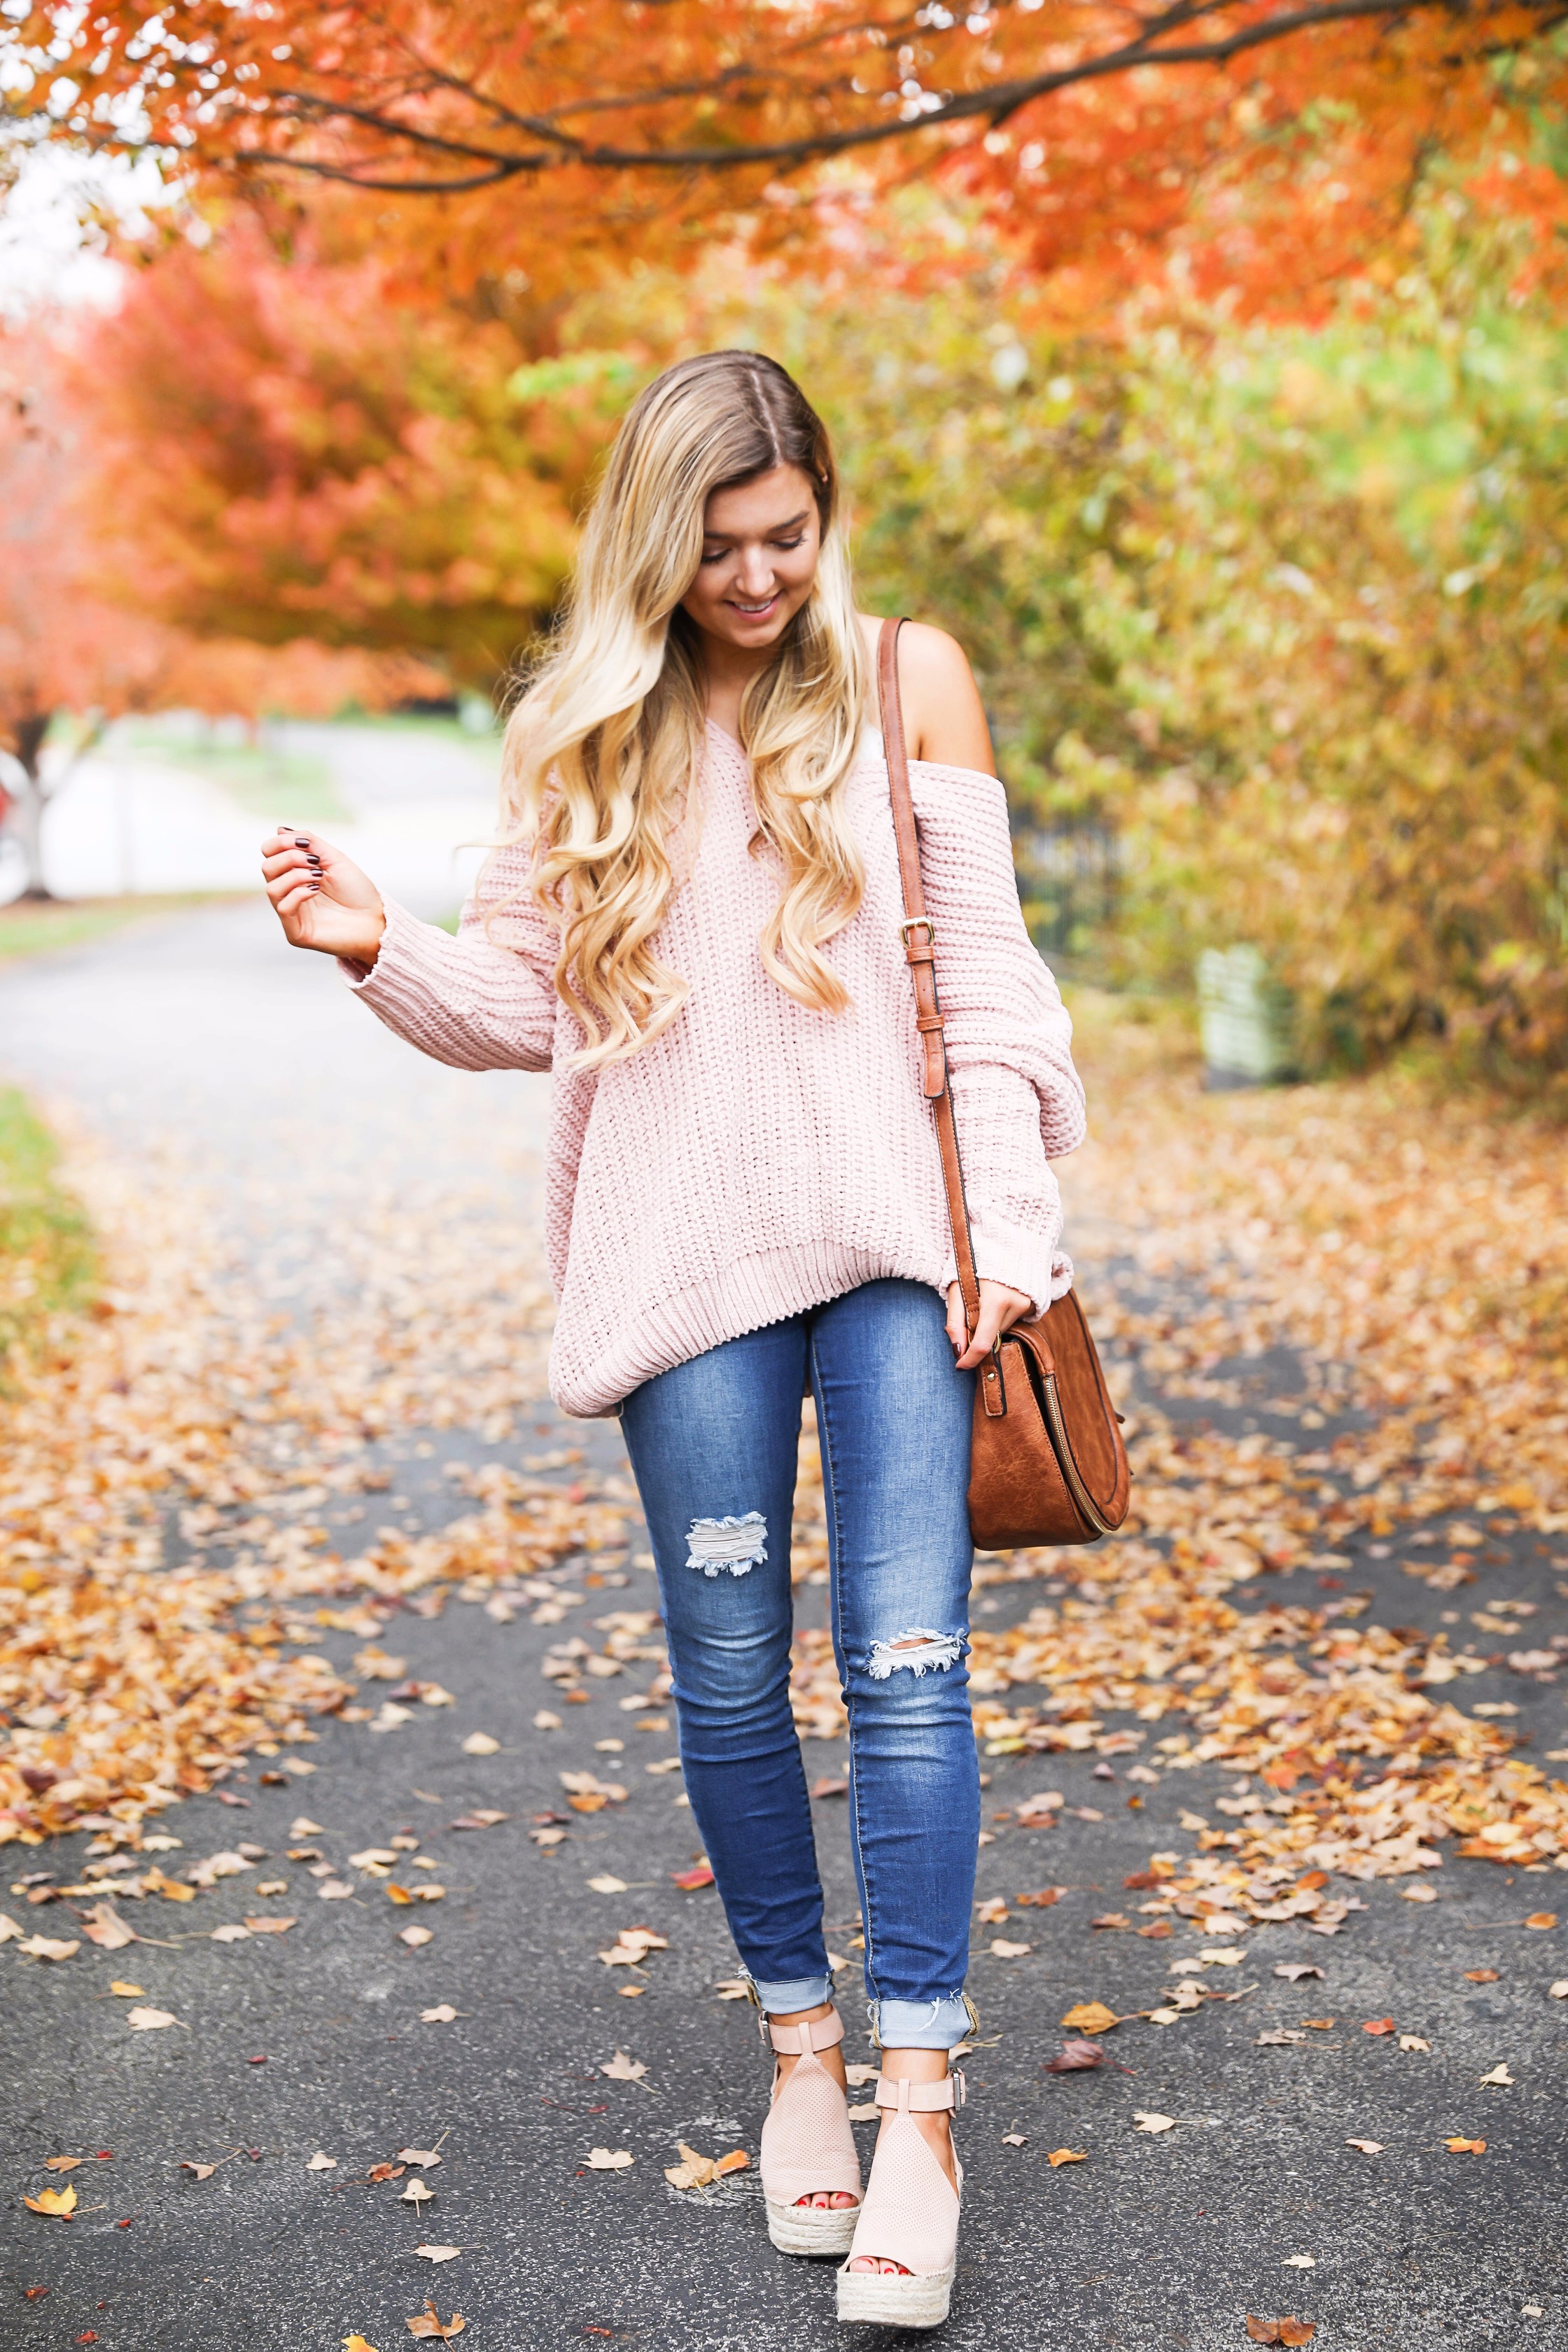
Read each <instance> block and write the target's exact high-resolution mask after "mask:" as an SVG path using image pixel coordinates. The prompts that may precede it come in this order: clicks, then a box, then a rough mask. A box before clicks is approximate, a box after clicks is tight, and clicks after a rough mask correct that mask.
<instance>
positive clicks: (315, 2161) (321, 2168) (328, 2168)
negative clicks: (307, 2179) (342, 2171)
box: [305, 2148, 338, 2172]
mask: <svg viewBox="0 0 1568 2352" xmlns="http://www.w3.org/2000/svg"><path fill="white" fill-rule="evenodd" d="M337 2168H338V2159H337V2158H336V2157H335V2156H323V2155H322V2154H321V2149H320V2148H318V2149H317V2150H316V2153H315V2155H314V2156H313V2157H312V2158H310V2163H309V2164H308V2165H307V2166H306V2167H305V2169H306V2171H307V2172H335V2171H336V2170H337Z"/></svg>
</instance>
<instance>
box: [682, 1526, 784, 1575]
mask: <svg viewBox="0 0 1568 2352" xmlns="http://www.w3.org/2000/svg"><path fill="white" fill-rule="evenodd" d="M767 1556H768V1523H767V1521H766V1519H764V1518H763V1515H762V1513H761V1511H746V1512H744V1513H743V1514H742V1516H741V1517H739V1518H729V1519H693V1520H692V1522H691V1525H690V1527H689V1528H688V1529H687V1534H686V1565H687V1567H688V1568H700V1570H702V1573H703V1575H704V1576H717V1575H718V1573H719V1571H720V1570H721V1569H723V1568H727V1569H728V1570H729V1571H730V1573H731V1576H744V1575H746V1574H747V1572H748V1571H749V1570H752V1569H753V1568H755V1566H756V1564H757V1562H758V1561H759V1560H760V1559H762V1560H765V1559H766V1558H767Z"/></svg>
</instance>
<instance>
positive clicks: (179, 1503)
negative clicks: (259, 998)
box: [0, 1149, 629, 1843]
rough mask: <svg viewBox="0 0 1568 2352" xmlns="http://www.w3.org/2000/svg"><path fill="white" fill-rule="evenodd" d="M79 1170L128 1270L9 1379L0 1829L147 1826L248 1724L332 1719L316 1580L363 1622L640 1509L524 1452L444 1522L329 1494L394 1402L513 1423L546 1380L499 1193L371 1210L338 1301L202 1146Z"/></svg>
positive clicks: (563, 1553)
mask: <svg viewBox="0 0 1568 2352" xmlns="http://www.w3.org/2000/svg"><path fill="white" fill-rule="evenodd" d="M72 1175H73V1179H74V1181H76V1182H77V1184H78V1185H79V1189H80V1191H81V1193H82V1197H83V1199H84V1200H85V1201H86V1202H87V1203H88V1205H89V1208H90V1210H91V1212H92V1215H93V1221H94V1223H96V1225H97V1227H98V1229H99V1232H100V1236H101V1249H102V1255H103V1258H104V1262H105V1265H106V1266H107V1269H108V1271H109V1275H110V1281H109V1284H108V1286H106V1287H105V1288H104V1289H102V1290H101V1291H100V1293H99V1294H98V1295H97V1297H95V1299H94V1300H93V1303H92V1307H91V1311H90V1312H88V1313H77V1314H66V1313H63V1312H61V1313H58V1314H57V1315H56V1316H55V1317H54V1318H52V1320H51V1322H50V1324H49V1326H48V1328H47V1335H46V1338H45V1339H44V1341H43V1343H42V1344H41V1345H39V1346H37V1347H36V1348H35V1349H32V1350H31V1351H30V1352H28V1353H26V1354H18V1356H17V1357H16V1370H15V1379H14V1382H13V1387H12V1390H11V1392H10V1393H8V1394H6V1395H5V1396H3V1397H0V1438H3V1445H0V1727H3V1728H0V1843H5V1841H6V1840H8V1839H14V1838H18V1837H20V1838H22V1839H24V1840H26V1841H28V1842H36V1841H37V1839H38V1838H39V1837H40V1836H42V1835H45V1834H47V1833H49V1832H58V1831H62V1830H67V1829H70V1828H74V1827H78V1826H83V1825H86V1826H97V1827H102V1826H108V1825H111V1824H112V1823H114V1822H118V1823H120V1824H121V1826H124V1827H132V1828H133V1827H134V1825H135V1824H136V1823H138V1822H141V1821H142V1820H143V1819H144V1818H145V1816H146V1815H147V1814H148V1813H149V1812H151V1811H156V1810H157V1809H158V1808H160V1807H162V1806H164V1805H167V1804H169V1803H170V1802H172V1801H174V1800H175V1799H176V1798H177V1797H178V1796H179V1795H181V1794H182V1793H187V1792H193V1791H199V1790H205V1789H206V1788H208V1787H209V1786H210V1785H211V1782H212V1780H213V1778H214V1776H215V1774H218V1773H220V1772H221V1770H222V1769H223V1768H225V1767H226V1765H227V1764H229V1763H230V1762H232V1760H233V1759H235V1758H236V1757H237V1756H238V1755H239V1754H241V1753H243V1752H244V1751H246V1750H247V1749H250V1748H262V1749H263V1750H264V1751H266V1752H275V1751H276V1750H277V1748H279V1747H280V1746H282V1745H285V1744H289V1743H296V1742H300V1741H304V1740H310V1739H313V1738H315V1737H316V1736H317V1735H316V1733H315V1731H314V1730H313V1728H312V1725H313V1724H314V1723H315V1721H316V1720H317V1719H318V1718H319V1717H321V1716H322V1715H325V1714H329V1713H331V1712H333V1711H335V1710H337V1709H341V1708H342V1706H344V1704H345V1703H346V1702H347V1701H349V1700H350V1699H352V1698H353V1696H354V1685H353V1684H352V1683H350V1682H348V1681H346V1680H344V1679H343V1678H342V1676H341V1675H338V1674H337V1673H336V1672H334V1670H333V1669H332V1668H331V1665H330V1664H328V1662H327V1661H326V1660H325V1659H324V1658H322V1657H321V1656H319V1655H315V1654H310V1652H309V1651H306V1652H305V1653H303V1654H299V1653H298V1652H294V1653H293V1654H289V1653H288V1652H286V1650H285V1643H299V1642H300V1641H307V1642H308V1641H309V1640H310V1638H311V1629H310V1622H309V1614H310V1612H302V1610H301V1606H300V1604H301V1603H302V1602H303V1601H306V1600H307V1599H308V1598H309V1599H315V1600H320V1601H329V1600H331V1599H332V1598H334V1597H336V1598H342V1597H343V1596H353V1599H354V1601H355V1603H356V1605H357V1610H358V1612H359V1613H358V1614H355V1613H354V1612H349V1616H350V1619H351V1621H352V1625H353V1630H361V1631H364V1632H366V1633H374V1632H375V1631H377V1630H378V1629H379V1627H380V1625H381V1624H382V1622H384V1614H385V1613H387V1612H390V1611H391V1610H392V1609H393V1608H395V1607H396V1606H397V1605H398V1604H399V1603H400V1602H401V1601H405V1600H406V1599H407V1598H408V1597H409V1596H411V1595H415V1594H422V1593H426V1592H427V1591H430V1590H431V1589H432V1588H437V1589H444V1588H449V1587H450V1586H452V1585H453V1584H457V1585H458V1586H459V1587H461V1588H462V1589H464V1590H465V1591H467V1592H468V1594H469V1595H470V1596H472V1597H475V1598H485V1597H489V1595H490V1594H491V1593H492V1592H493V1591H494V1589H495V1587H496V1586H497V1584H500V1583H505V1582H507V1581H509V1580H512V1581H515V1580H517V1579H519V1578H526V1577H527V1576H528V1575H529V1574H530V1573H531V1572H532V1571H533V1570H537V1569H539V1568H542V1567H544V1566H547V1565H552V1564H555V1563H558V1562H559V1561H561V1560H562V1559H564V1558H566V1557H568V1556H569V1555H571V1554H572V1553H574V1552H577V1551H583V1550H588V1549H593V1550H598V1549H602V1548H604V1547H605V1546H606V1545H608V1544H611V1543H614V1542H616V1541H617V1540H624V1537H623V1526H624V1521H625V1518H626V1506H625V1503H624V1501H623V1502H621V1503H618V1504H612V1503H607V1502H604V1501H599V1500H595V1499H594V1498H593V1497H592V1496H590V1495H589V1494H588V1492H587V1490H586V1488H584V1487H567V1488H562V1487H561V1486H557V1485H551V1484H547V1483H546V1482H544V1481H543V1480H542V1479H538V1478H525V1477H512V1476H509V1475H506V1474H501V1473H497V1474H495V1475H493V1476H492V1477H491V1478H489V1480H488V1481H487V1480H483V1479H481V1480H480V1481H479V1482H478V1489H479V1491H478V1495H477V1499H478V1500H479V1505H480V1507H479V1509H478V1510H477V1511H476V1512H473V1513H469V1514H466V1515H465V1516H464V1517H461V1518H459V1519H458V1520H456V1521H454V1522H453V1523H452V1524H451V1525H450V1526H449V1527H448V1528H447V1529H445V1530H444V1531H443V1532H442V1534H441V1535H439V1536H437V1537H427V1538H416V1537H413V1536H410V1535H408V1534H407V1533H406V1532H405V1531H404V1530H402V1529H400V1528H397V1527H395V1526H387V1527H384V1528H382V1529H381V1530H380V1531H379V1533H378V1535H377V1538H376V1539H375V1541H374V1543H372V1544H369V1545H367V1546H366V1547H365V1549H363V1551H360V1552H357V1553H355V1554H353V1555H352V1556H348V1557H345V1556H344V1555H343V1553H342V1552H341V1551H339V1550H338V1549H335V1548H334V1546H333V1544H332V1543H331V1540H330V1538H329V1535H328V1530H327V1528H326V1527H325V1526H324V1525H323V1524H322V1522H321V1516H320V1515H321V1511H322V1509H323V1507H328V1506H334V1507H338V1506H342V1505H343V1504H345V1503H349V1502H350V1501H351V1499H352V1498H353V1496H357V1495H361V1494H374V1493H375V1492H377V1491H379V1490H381V1489H383V1488H384V1487H385V1486H387V1485H388V1484H389V1483H390V1480H389V1476H388V1474H387V1473H386V1472H385V1471H384V1469H381V1468H379V1467H377V1466H376V1465H375V1462H374V1452H373V1448H374V1441H375V1440H376V1439H377V1438H378V1437H380V1436H381V1435H383V1434H384V1433H386V1432H387V1431H389V1430H395V1429H398V1428H400V1427H404V1426H406V1425H408V1424H411V1423H418V1424H419V1425H420V1426H422V1427H437V1428H439V1427H451V1426H453V1425H455V1424H457V1423H459V1422H462V1423H468V1424H470V1425H474V1426H478V1427H479V1429H480V1430H481V1431H482V1433H484V1434H486V1435H487V1436H489V1437H490V1438H492V1439H493V1440H496V1441H498V1442H499V1440H500V1439H501V1438H502V1437H504V1436H505V1435H506V1434H507V1433H509V1432H510V1429H511V1426H512V1414H513V1412H514V1411H515V1410H517V1409H518V1408H520V1407H521V1406H524V1405H526V1404H529V1403H531V1402H532V1401H533V1400H535V1399H536V1398H537V1397H538V1395H539V1393H540V1391H541V1389H542V1368H543V1343H544V1339H545V1337H546V1335H547V1331H548V1323H549V1308H548V1297H547V1293H546V1292H545V1290H544V1287H543V1286H542V1282H541V1279H540V1276H539V1273H538V1266H537V1244H536V1243H535V1242H534V1240H533V1237H532V1235H531V1233H529V1232H528V1231H526V1230H524V1229H521V1228H519V1229H512V1228H509V1227H508V1226H507V1225H506V1224H505V1223H503V1222H502V1221H501V1217H500V1213H499V1212H498V1211H496V1210H495V1206H494V1204H490V1203H481V1202H470V1203H468V1213H467V1214H465V1213H464V1204H463V1203H462V1202H446V1203H435V1202H433V1203H431V1204H430V1206H429V1207H428V1208H427V1209H418V1208H410V1207H407V1206H403V1207H400V1208H398V1209H396V1210H394V1209H393V1208H392V1207H391V1206H389V1205H386V1204H380V1205H377V1204H374V1203H373V1204H372V1206H371V1209H370V1213H369V1214H368V1216H363V1215H355V1216H353V1218H345V1222H344V1226H343V1230H342V1233H341V1234H338V1235H336V1236H334V1244H335V1246H334V1249H333V1250H332V1251H331V1252H330V1253H322V1254H321V1255H322V1256H323V1258H330V1259H331V1260H332V1261H333V1262H334V1263H335V1265H337V1267H338V1268H339V1269H340V1273H339V1276H335V1277H334V1280H335V1281H336V1287H335V1288H334V1289H333V1291H332V1294H331V1300H330V1307H329V1303H328V1301H327V1300H326V1299H325V1298H323V1299H321V1300H320V1301H311V1300H310V1299H307V1300H306V1301H305V1308H306V1312H305V1314H304V1315H302V1316H300V1315H297V1316H296V1318H294V1319H290V1320H285V1319H284V1318H282V1317H280V1316H279V1313H278V1311H277V1310H278V1304H279V1301H278V1297H277V1296H276V1295H275V1294H269V1292H268V1289H267V1288H266V1287H265V1286H263V1285H264V1281H265V1275H264V1273H263V1272H261V1271H259V1270H258V1273H257V1276H256V1277H255V1278H254V1279H253V1278H252V1277H251V1276H249V1275H247V1273H246V1272H244V1271H243V1270H242V1268H241V1267H240V1266H239V1265H237V1263H236V1262H235V1259H234V1253H233V1249H232V1245H229V1246H227V1247H226V1246H225V1245H223V1244H220V1243H219V1241H218V1240H217V1238H216V1234H215V1231H214V1230H213V1229H212V1228H211V1227H208V1226H204V1221H203V1219H202V1216H201V1215H200V1213H199V1202H195V1201H194V1200H193V1198H192V1196H191V1193H190V1191H189V1189H188V1187H187V1186H186V1185H185V1184H183V1183H182V1182H181V1181H179V1180H178V1177H177V1175H171V1176H170V1177H169V1178H168V1179H167V1181H160V1180H157V1179H155V1178H153V1176H151V1175H150V1174H148V1173H146V1172H143V1173H142V1174H139V1175H138V1176H137V1177H136V1178H135V1179H134V1180H132V1178H131V1177H130V1176H129V1175H128V1173H127V1172H126V1171H124V1170H120V1169H116V1168H114V1167H113V1166H111V1165H110V1164H109V1163H108V1162H106V1161H105V1160H102V1159H101V1158H95V1157H94V1156H93V1155H91V1154H89V1153H86V1152H85V1151H83V1150H80V1149H79V1150H78V1152H77V1154H76V1156H75V1158H74V1160H73V1166H72ZM506 1213H507V1214H508V1215H509V1216H510V1217H511V1218H513V1219H515V1217H516V1214H517V1212H516V1209H515V1204H508V1208H507V1212H506ZM498 1252H499V1254H500V1261H501V1263H502V1265H503V1267H504V1274H503V1276H502V1278H501V1279H500V1280H498V1278H497V1270H496V1269H497V1256H496V1254H497V1253H498ZM343 1267H346V1268H347V1269H348V1275H349V1277H350V1281H349V1284H348V1285H345V1284H344V1283H343V1281H342V1279H341V1269H342V1268H343ZM274 1278H276V1277H274ZM283 1286H284V1285H283V1284H282V1283H281V1282H280V1283H279V1287H280V1288H281V1287H283ZM295 1287H296V1289H297V1287H298V1286H297V1285H296V1286H295ZM291 1303H292V1304H293V1305H294V1306H295V1307H296V1308H298V1307H299V1304H300V1302H299V1300H298V1298H297V1297H296V1298H295V1299H294V1300H293V1301H292V1302H291ZM313 1305H320V1306H321V1307H322V1309H323V1311H322V1312H321V1314H320V1315H319V1316H315V1317H312V1316H311V1315H310V1312H309V1310H310V1307H312V1306H313ZM626 1493H627V1494H629V1489H627V1490H626ZM268 1602H270V1603H275V1604H277V1606H276V1607H274V1608H273V1609H271V1610H270V1611H267V1612H265V1613H263V1614H261V1615H260V1617H259V1619H258V1622H251V1623H248V1624H245V1625H241V1624H240V1623H239V1622H237V1616H236V1613H235V1612H236V1611H237V1608H238V1607H239V1606H240V1605H241V1604H253V1605H254V1604H256V1603H262V1604H266V1603H268ZM374 1604H380V1608H379V1612H378V1610H377V1607H376V1606H375V1605H374ZM343 1613H344V1612H342V1611H339V1612H326V1619H325V1622H338V1621H339V1620H340V1619H342V1617H343ZM302 1621H303V1622H302Z"/></svg>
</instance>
